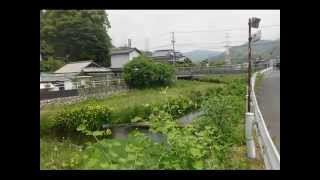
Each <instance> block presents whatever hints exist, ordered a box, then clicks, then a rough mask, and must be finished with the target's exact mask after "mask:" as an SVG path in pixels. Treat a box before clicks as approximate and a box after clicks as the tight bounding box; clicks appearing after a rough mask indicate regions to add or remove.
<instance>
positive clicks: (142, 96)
mask: <svg viewBox="0 0 320 180" xmlns="http://www.w3.org/2000/svg"><path fill="white" fill-rule="evenodd" d="M220 86H222V85H220V84H214V83H208V82H198V81H177V82H176V83H175V84H174V85H172V86H171V87H169V88H168V90H167V96H168V97H177V96H179V95H182V96H183V95H187V94H189V93H190V92H192V91H194V90H197V91H205V90H207V89H209V88H216V87H220ZM162 89H164V88H154V89H144V90H130V91H129V92H123V93H118V94H115V95H112V96H110V97H106V98H105V99H101V100H95V99H89V100H85V101H83V102H80V103H77V104H72V105H48V106H46V107H44V108H43V109H42V110H41V111H40V130H41V131H45V130H46V129H50V127H52V126H53V125H54V123H55V122H54V119H53V118H50V117H52V116H54V115H56V114H57V113H58V112H60V111H62V110H64V109H67V108H72V107H81V106H85V105H87V104H90V103H93V102H94V103H97V104H103V105H106V106H108V107H111V108H112V109H113V111H114V112H115V113H113V114H112V121H113V122H128V121H130V118H132V117H131V116H130V113H132V111H134V110H136V109H135V108H136V107H138V106H141V105H143V104H150V105H151V104H161V103H162V102H164V100H165V98H164V97H163V95H162V94H160V91H161V90H162Z"/></svg>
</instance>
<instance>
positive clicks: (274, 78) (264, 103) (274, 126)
mask: <svg viewBox="0 0 320 180" xmlns="http://www.w3.org/2000/svg"><path fill="white" fill-rule="evenodd" d="M257 100H258V104H259V107H260V110H261V113H262V116H263V118H264V120H265V123H266V125H267V128H268V130H269V133H270V136H271V138H272V139H273V142H274V143H275V145H276V147H277V149H278V151H279V152H280V70H278V71H274V72H269V73H265V74H264V77H263V79H262V81H261V84H260V87H259V88H258V90H257Z"/></svg>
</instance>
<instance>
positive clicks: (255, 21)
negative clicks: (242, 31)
mask: <svg viewBox="0 0 320 180" xmlns="http://www.w3.org/2000/svg"><path fill="white" fill-rule="evenodd" d="M260 21H261V19H259V18H256V17H253V18H249V23H248V25H249V43H248V104H247V106H248V107H247V108H248V112H251V108H250V103H251V41H252V36H251V27H252V28H259V23H260ZM255 41H257V39H255Z"/></svg>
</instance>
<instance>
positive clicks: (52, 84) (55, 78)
mask: <svg viewBox="0 0 320 180" xmlns="http://www.w3.org/2000/svg"><path fill="white" fill-rule="evenodd" d="M61 89H63V90H70V89H75V87H73V84H72V80H71V78H68V77H65V76H61V75H56V74H49V73H40V90H46V91H59V90H61Z"/></svg>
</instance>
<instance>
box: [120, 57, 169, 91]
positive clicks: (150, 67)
mask: <svg viewBox="0 0 320 180" xmlns="http://www.w3.org/2000/svg"><path fill="white" fill-rule="evenodd" d="M173 75H174V69H173V67H172V66H170V65H167V64H162V63H155V62H153V61H152V60H150V59H149V58H147V57H144V56H139V57H136V58H134V59H133V60H132V61H130V62H129V63H127V64H126V65H125V66H124V79H125V81H126V83H127V84H128V85H129V87H132V88H148V87H156V86H165V85H169V84H171V82H172V79H173Z"/></svg>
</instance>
